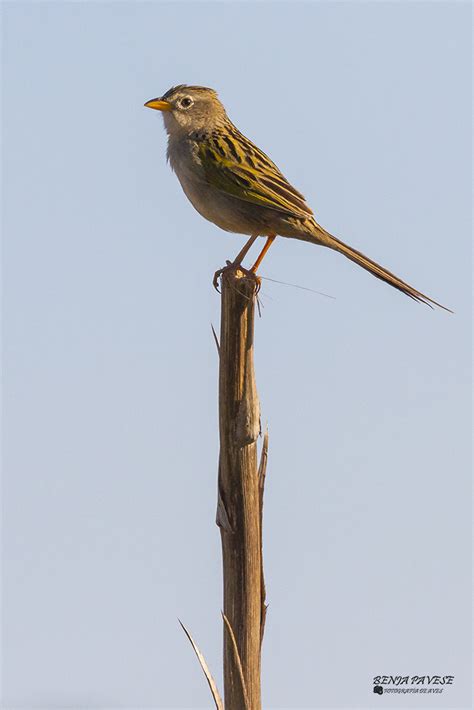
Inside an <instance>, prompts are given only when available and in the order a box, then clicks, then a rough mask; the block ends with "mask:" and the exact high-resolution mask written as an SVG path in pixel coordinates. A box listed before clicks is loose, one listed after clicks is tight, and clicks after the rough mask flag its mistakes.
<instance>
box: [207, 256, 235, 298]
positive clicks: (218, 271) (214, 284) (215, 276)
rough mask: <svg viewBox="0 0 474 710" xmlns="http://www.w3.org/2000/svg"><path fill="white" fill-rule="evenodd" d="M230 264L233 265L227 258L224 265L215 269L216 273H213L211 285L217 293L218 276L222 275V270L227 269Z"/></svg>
mask: <svg viewBox="0 0 474 710" xmlns="http://www.w3.org/2000/svg"><path fill="white" fill-rule="evenodd" d="M230 266H233V264H232V262H231V261H229V260H228V259H227V260H226V262H225V266H223V267H222V269H217V271H216V273H215V274H214V278H213V279H212V285H213V286H214V288H215V289H216V291H217V293H220V291H219V278H220V277H221V276H222V274H223V273H224V271H225V270H226V269H228V268H229V267H230Z"/></svg>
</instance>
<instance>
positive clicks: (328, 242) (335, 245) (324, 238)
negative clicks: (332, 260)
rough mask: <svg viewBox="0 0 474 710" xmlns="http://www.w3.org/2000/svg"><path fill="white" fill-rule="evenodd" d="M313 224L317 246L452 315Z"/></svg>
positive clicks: (408, 294) (420, 300) (313, 235)
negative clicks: (338, 253)
mask: <svg viewBox="0 0 474 710" xmlns="http://www.w3.org/2000/svg"><path fill="white" fill-rule="evenodd" d="M314 224H315V225H316V227H317V229H316V230H314V231H313V233H312V237H313V239H312V241H315V242H317V243H318V244H323V245H324V246H326V247H329V248H330V249H334V250H335V251H338V252H340V253H341V254H344V256H346V257H347V258H348V259H350V260H351V261H353V262H355V263H356V264H358V265H359V266H362V268H363V269H365V270H366V271H369V272H370V273H371V274H373V276H376V277H377V278H378V279H381V280H382V281H385V283H387V284H390V286H393V288H396V289H398V290H399V291H401V292H402V293H404V294H405V295H406V296H409V297H410V298H413V300H414V301H419V302H420V303H424V304H425V305H427V306H429V307H430V308H433V306H438V307H439V308H442V309H443V310H445V311H448V312H449V313H453V311H451V310H450V309H449V308H446V306H442V305H441V303H438V302H437V301H434V300H433V299H432V298H429V296H425V294H424V293H421V292H420V291H417V290H416V288H413V286H410V285H409V284H407V283H405V281H402V279H399V278H398V276H395V274H392V273H391V271H388V270H387V269H385V268H384V267H383V266H380V264H377V262H375V261H372V259H369V257H368V256H365V254H362V253H361V252H360V251H357V249H353V248H352V247H350V246H348V245H347V244H344V242H341V240H340V239H337V237H334V236H333V235H332V234H329V232H326V230H325V229H323V227H321V226H320V225H319V224H317V223H313V226H314ZM315 232H316V233H315ZM308 241H310V239H308Z"/></svg>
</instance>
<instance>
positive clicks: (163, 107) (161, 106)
mask: <svg viewBox="0 0 474 710" xmlns="http://www.w3.org/2000/svg"><path fill="white" fill-rule="evenodd" d="M144 105H145V106H146V107H147V108H154V109H155V110H156V111H171V109H172V108H173V107H172V105H171V104H170V102H169V101H162V99H150V101H147V102H146V104H144Z"/></svg>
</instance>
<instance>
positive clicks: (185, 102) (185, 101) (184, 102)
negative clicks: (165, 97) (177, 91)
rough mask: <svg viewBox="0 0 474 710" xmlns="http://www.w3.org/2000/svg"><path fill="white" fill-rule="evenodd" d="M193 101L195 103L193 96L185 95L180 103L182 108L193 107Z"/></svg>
mask: <svg viewBox="0 0 474 710" xmlns="http://www.w3.org/2000/svg"><path fill="white" fill-rule="evenodd" d="M193 103H194V101H193V100H192V98H191V97H190V96H185V97H184V99H181V101H180V102H179V105H180V106H181V108H191V106H192V105H193Z"/></svg>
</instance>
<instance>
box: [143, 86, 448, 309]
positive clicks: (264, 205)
mask: <svg viewBox="0 0 474 710" xmlns="http://www.w3.org/2000/svg"><path fill="white" fill-rule="evenodd" d="M145 106H147V107H148V108H153V109H156V110H158V111H162V112H163V119H164V123H165V128H166V131H167V133H168V159H169V162H170V164H171V168H172V169H173V170H174V172H175V173H176V175H177V177H178V180H179V181H180V183H181V186H182V188H183V190H184V192H185V194H186V196H187V197H188V199H189V200H190V202H191V203H192V205H193V206H194V207H195V209H196V210H197V211H198V212H199V213H200V214H201V215H202V216H203V217H205V218H206V219H208V220H209V221H210V222H213V223H214V224H216V225H217V226H218V227H221V229H224V230H226V231H228V232H237V233H238V234H248V235H250V239H249V240H248V242H247V243H246V244H245V246H244V247H243V249H242V250H241V251H240V252H239V254H238V255H237V257H236V259H235V260H234V262H233V263H234V264H236V265H237V264H240V263H241V261H242V260H243V259H244V257H245V255H246V254H247V252H248V250H249V249H250V247H251V246H252V244H253V243H254V242H255V240H256V239H257V237H259V236H265V237H267V241H266V243H265V246H264V247H263V249H262V251H261V253H260V255H259V256H258V258H257V260H256V262H255V264H254V265H253V267H252V271H253V272H254V273H255V272H256V271H257V269H258V267H259V266H260V264H261V262H262V259H263V257H264V256H265V254H266V252H267V251H268V249H269V248H270V246H271V244H272V243H273V241H274V240H275V238H276V237H277V236H282V237H291V238H293V239H301V240H303V241H305V242H311V244H319V245H321V246H325V247H329V248H330V249H334V250H335V251H338V252H340V253H341V254H344V256H346V257H347V258H348V259H350V260H351V261H354V262H355V263H356V264H358V265H359V266H362V268H364V269H366V270H367V271H369V272H370V273H371V274H373V275H374V276H376V277H377V278H378V279H381V280H382V281H385V282H386V283H388V284H390V286H393V287H394V288H396V289H398V290H399V291H401V292H402V293H404V294H406V295H407V296H409V297H410V298H413V299H414V300H415V301H420V302H421V303H425V304H426V305H429V306H431V305H436V306H439V307H440V308H444V310H449V309H448V308H445V306H442V305H441V304H440V303H437V302H436V301H434V300H433V299H432V298H429V297H428V296H425V295H424V294H423V293H421V292H420V291H417V290H416V289H415V288H413V286H410V285H409V284H407V283H405V281H402V279H400V278H398V276H395V275H394V274H392V273H391V272H390V271H388V270H387V269H385V268H384V267H383V266H380V265H379V264H377V263H376V262H375V261H372V259H369V258H368V257H367V256H365V255H364V254H362V253H361V252H360V251H357V250H356V249H354V248H353V247H350V246H348V245H347V244H344V242H342V241H341V240H340V239H337V237H334V236H333V235H332V234H330V233H329V232H327V231H326V230H325V229H324V228H323V227H321V225H319V224H318V223H317V222H316V220H315V218H314V215H313V212H312V210H311V209H310V208H309V207H308V205H307V204H306V200H305V198H304V197H303V195H302V194H301V193H300V192H298V190H296V189H295V188H294V187H293V186H292V185H291V184H290V183H289V182H288V180H287V179H286V178H285V177H284V175H283V174H282V173H281V172H280V170H279V169H278V168H277V166H276V165H275V163H273V162H272V161H271V160H270V158H269V157H268V156H267V155H265V153H263V152H262V151H261V150H260V149H259V148H257V146H256V145H254V144H253V143H252V142H251V141H250V140H249V139H248V138H246V137H245V136H244V135H242V133H240V131H239V130H238V129H237V128H236V127H235V126H234V124H233V123H232V122H231V121H230V119H229V117H228V116H227V113H226V111H225V108H224V106H223V105H222V104H221V102H220V101H219V99H218V97H217V93H216V92H215V91H214V90H213V89H208V88H206V87H203V86H186V85H185V84H181V85H180V86H175V87H173V88H171V89H169V90H168V91H167V92H166V93H165V94H164V95H163V96H162V97H161V98H157V99H152V100H151V101H147V103H146V104H145Z"/></svg>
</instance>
